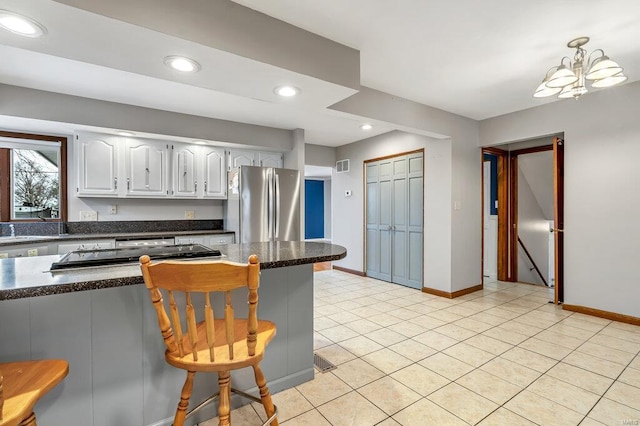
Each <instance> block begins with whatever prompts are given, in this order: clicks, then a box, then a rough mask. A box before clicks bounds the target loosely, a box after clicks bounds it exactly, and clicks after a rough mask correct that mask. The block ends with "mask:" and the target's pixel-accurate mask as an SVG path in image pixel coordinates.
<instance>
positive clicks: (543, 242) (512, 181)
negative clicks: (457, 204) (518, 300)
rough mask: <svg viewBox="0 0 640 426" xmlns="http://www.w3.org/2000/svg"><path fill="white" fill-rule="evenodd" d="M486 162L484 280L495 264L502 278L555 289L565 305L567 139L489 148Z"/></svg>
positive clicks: (557, 300) (557, 298)
mask: <svg viewBox="0 0 640 426" xmlns="http://www.w3.org/2000/svg"><path fill="white" fill-rule="evenodd" d="M502 148H504V149H502ZM492 162H493V163H496V165H493V163H492ZM482 164H483V168H482V170H483V174H482V191H483V196H482V199H483V209H482V231H483V232H482V241H483V247H482V248H483V253H482V254H483V267H482V277H483V283H484V282H485V280H487V282H489V281H488V280H491V279H492V278H493V276H492V273H491V272H492V271H493V269H492V267H493V265H494V262H495V271H496V276H497V279H498V280H501V281H511V282H525V283H532V284H540V285H547V286H549V287H553V288H554V296H553V299H554V303H556V304H557V303H562V301H563V291H562V290H563V278H564V274H563V272H564V267H563V266H564V140H563V138H562V137H548V138H542V139H537V140H533V141H525V142H520V143H514V144H508V145H504V146H501V147H500V148H493V147H492V148H483V149H482ZM492 168H493V170H492ZM496 168H497V172H496V171H495V169H496ZM493 179H497V185H496V184H495V183H494V182H493ZM487 180H488V182H487ZM496 186H497V189H496V188H495V187H496ZM492 206H493V207H494V209H492ZM496 206H497V208H495V207H496ZM496 210H497V211H496ZM492 219H493V220H496V221H497V231H496V230H495V226H494V227H492V226H491V225H492V223H491V220H492ZM496 234H497V235H496ZM494 259H496V260H495V261H494Z"/></svg>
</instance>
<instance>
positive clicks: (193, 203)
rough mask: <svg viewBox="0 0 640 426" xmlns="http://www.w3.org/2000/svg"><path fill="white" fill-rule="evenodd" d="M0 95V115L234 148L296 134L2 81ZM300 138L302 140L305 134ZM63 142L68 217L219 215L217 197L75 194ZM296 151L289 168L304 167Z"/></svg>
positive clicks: (288, 143) (288, 142) (276, 143)
mask: <svg viewBox="0 0 640 426" xmlns="http://www.w3.org/2000/svg"><path fill="white" fill-rule="evenodd" d="M0 99H4V100H9V99H10V100H11V101H10V102H8V101H3V102H0V115H7V116H15V117H25V118H34V119H40V120H49V121H57V122H62V123H75V124H80V125H90V126H99V127H104V128H110V129H127V130H132V131H138V132H145V133H153V134H159V135H167V136H175V137H186V138H194V139H205V140H213V141H220V142H221V143H223V144H225V145H230V144H237V145H235V146H236V147H239V148H243V147H246V146H245V145H249V146H253V147H264V148H267V149H273V150H280V151H290V150H291V149H292V147H293V137H294V132H292V131H289V130H283V129H275V128H270V127H263V126H255V125H251V124H245V123H237V122H232V121H225V120H218V119H214V118H207V117H198V116H193V115H187V114H178V113H174V112H169V111H160V110H156V109H151V108H143V107H137V106H132V105H125V104H119V103H115V102H106V101H100V100H95V99H88V98H81V97H77V96H69V95H63V94H58V93H52V92H45V91H41V90H34V89H27V88H23V87H16V86H9V85H3V84H0ZM302 138H303V139H302V140H304V132H303V133H302ZM240 144H241V145H240ZM303 144H304V143H303ZM67 146H68V152H67V162H68V163H67V164H68V192H67V194H68V203H69V206H68V213H69V220H72V221H77V220H80V211H83V210H93V211H96V212H98V220H107V221H112V220H153V219H159V220H160V219H165V220H172V219H184V217H185V213H184V212H185V211H186V210H192V211H194V212H195V215H196V219H222V217H223V204H222V201H220V200H152V199H121V198H118V199H115V198H114V199H105V198H78V197H76V196H75V187H76V181H77V170H76V168H75V160H74V156H75V152H74V149H73V148H74V146H73V143H72V138H71V135H69V141H68V144H67ZM296 146H297V145H296ZM303 151H304V150H303ZM296 152H297V151H296ZM296 155H297V156H295V158H293V157H292V158H291V159H290V161H291V162H290V165H289V167H292V168H296V169H300V170H304V162H302V161H301V160H300V158H299V157H300V156H304V152H302V154H299V155H298V154H296ZM301 158H304V157H301ZM300 164H302V166H300ZM112 204H115V205H117V214H116V215H110V214H109V206H110V205H112Z"/></svg>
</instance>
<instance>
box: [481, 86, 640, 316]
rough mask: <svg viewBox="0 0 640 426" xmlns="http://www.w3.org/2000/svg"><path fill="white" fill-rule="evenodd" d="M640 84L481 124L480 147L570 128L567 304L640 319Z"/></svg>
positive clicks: (567, 141)
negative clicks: (639, 113) (639, 115)
mask: <svg viewBox="0 0 640 426" xmlns="http://www.w3.org/2000/svg"><path fill="white" fill-rule="evenodd" d="M638 111H640V83H638V82H636V83H630V84H626V85H623V86H620V87H615V88H610V89H606V90H600V91H597V92H594V93H590V94H588V95H586V96H583V97H581V98H580V99H579V100H577V101H575V100H568V101H559V102H554V103H551V104H547V105H544V106H540V107H537V108H532V109H528V110H525V111H521V112H517V113H513V114H507V115H504V116H501V117H496V118H493V119H489V120H485V121H482V122H481V123H480V142H481V145H484V146H488V145H496V144H501V143H507V142H510V141H515V140H523V139H530V138H533V137H539V136H544V135H551V134H557V133H561V132H564V137H565V232H564V238H565V252H564V255H565V262H564V266H565V269H564V270H565V275H564V279H565V289H564V299H565V300H564V301H565V303H566V304H572V305H579V306H586V307H591V308H596V309H602V310H605V311H611V312H617V313H622V314H626V315H632V316H636V317H640V304H639V303H638V300H640V287H639V280H638V277H639V274H638V253H640V221H639V220H638V218H639V217H640V191H638V182H640V167H639V166H638V159H639V158H640V120H638Z"/></svg>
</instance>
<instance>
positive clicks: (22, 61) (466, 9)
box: [0, 0, 640, 146]
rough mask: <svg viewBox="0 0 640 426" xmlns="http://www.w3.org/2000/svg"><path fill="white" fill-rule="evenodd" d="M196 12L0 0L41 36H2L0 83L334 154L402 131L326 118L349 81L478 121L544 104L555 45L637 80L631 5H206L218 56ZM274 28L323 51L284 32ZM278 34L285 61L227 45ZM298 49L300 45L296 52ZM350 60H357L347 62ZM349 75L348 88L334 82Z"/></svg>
mask: <svg viewBox="0 0 640 426" xmlns="http://www.w3.org/2000/svg"><path fill="white" fill-rule="evenodd" d="M206 3H207V2H203V1H201V0H185V1H183V2H180V3H179V4H180V5H181V7H183V8H184V10H185V11H184V15H185V16H184V18H185V19H189V20H190V21H189V20H187V21H184V22H193V25H192V26H189V27H188V28H186V27H185V25H182V27H181V26H180V25H174V22H173V18H172V17H171V16H170V14H169V12H168V11H166V13H163V12H165V9H167V8H170V7H171V6H172V2H167V1H165V2H158V1H152V0H133V1H131V0H130V1H128V2H125V1H124V0H112V1H110V2H104V1H102V2H100V1H98V0H59V1H51V0H0V9H7V10H12V11H15V12H19V13H22V14H24V15H27V16H30V17H32V18H34V19H36V20H37V21H39V22H40V23H42V24H43V25H44V26H45V27H46V28H47V30H48V34H47V36H46V37H44V38H42V39H28V38H24V37H19V36H16V35H14V34H12V33H9V32H7V31H2V30H0V57H1V58H2V60H1V61H0V83H4V84H9V85H15V86H23V87H28V88H35V89H40V90H46V91H52V92H59V93H64V94H70V95H75V96H82V97H88V98H94V99H100V100H107V101H112V102H118V103H125V104H132V105H137V106H143V107H149V108H155V109H162V110H167V111H173V112H180V113H186V114H193V115H198V116H204V117H211V118H219V119H224V120H232V121H239V122H246V123H251V124H258V125H263V126H269V127H276V128H283V129H295V128H303V129H305V139H306V142H307V143H313V144H318V145H327V146H339V145H343V144H346V143H350V142H353V141H356V140H360V139H364V138H366V137H370V136H374V135H377V134H381V133H385V132H388V131H391V130H394V129H399V128H401V127H400V126H398V125H396V124H394V123H388V122H386V123H385V122H379V121H375V120H373V121H372V120H370V119H369V118H367V117H360V116H354V115H351V114H346V113H343V112H340V111H336V110H332V109H329V107H330V106H331V105H332V104H334V103H336V102H339V101H340V100H343V99H345V98H348V97H349V96H352V95H353V94H355V93H357V91H358V88H359V84H360V85H362V86H366V87H369V88H372V89H376V90H379V91H382V92H386V93H389V94H391V95H394V96H397V97H402V98H406V99H409V100H412V101H416V102H419V103H422V104H425V105H429V106H432V107H435V108H439V109H443V110H446V111H449V112H452V113H455V114H459V115H462V116H466V117H469V118H472V119H476V120H481V119H486V118H489V117H493V116H497V115H502V114H506V113H509V112H513V111H518V110H522V109H526V108H530V107H534V106H537V105H541V104H543V103H546V102H551V101H554V100H553V99H544V100H540V99H534V98H532V96H531V94H532V92H533V90H534V89H535V87H536V86H537V85H538V84H539V83H540V81H541V80H542V78H543V76H544V74H545V72H546V70H547V69H548V68H550V67H551V66H553V65H555V64H557V63H558V62H559V60H560V58H561V57H562V56H564V55H568V56H572V55H573V53H572V51H571V50H570V49H568V48H567V47H566V43H567V41H569V40H570V39H572V38H575V37H577V36H582V35H586V36H589V37H591V42H590V43H589V44H588V45H587V46H586V49H587V50H588V51H589V52H591V51H592V50H593V49H595V48H603V49H604V50H605V52H606V53H607V54H608V55H609V56H610V57H611V58H612V59H614V60H616V61H618V62H619V63H620V64H621V65H622V66H623V67H625V73H626V74H627V75H628V77H629V80H628V82H632V81H636V80H638V79H640V47H639V45H638V44H637V43H634V42H629V41H630V40H638V39H639V38H640V25H637V18H638V16H640V3H638V2H637V1H636V0H610V1H607V2H602V1H600V0H582V1H576V0H571V1H569V0H566V1H557V0H554V1H551V0H539V1H536V2H524V1H520V2H514V1H513V0H485V1H482V2H478V1H473V0H458V1H456V2H451V1H448V0H429V1H417V0H413V1H412V0H404V1H398V2H393V3H390V2H388V1H385V0H349V1H344V0H323V1H321V2H318V1H315V0H314V1H312V0H277V1H269V2H265V1H259V0H236V1H235V3H231V2H229V1H227V0H216V1H211V2H209V3H210V5H211V4H215V5H222V6H224V7H226V9H225V10H232V12H233V14H232V15H229V16H233V17H234V18H238V22H229V23H228V24H229V25H230V27H229V28H235V27H237V28H239V30H238V31H241V32H240V33H238V34H241V36H240V37H238V36H236V37H235V38H236V39H237V40H232V41H227V44H226V45H223V44H222V42H219V41H218V40H216V37H213V36H211V35H208V38H207V31H212V29H211V28H206V27H207V26H208V25H206V23H207V21H211V25H210V27H216V26H220V27H224V25H223V24H224V22H223V21H221V20H220V19H221V18H220V17H218V16H213V15H212V16H198V15H197V14H195V13H193V14H192V15H190V16H188V11H189V5H193V6H194V9H193V10H196V9H195V7H196V6H197V7H205V6H203V5H204V4H206ZM173 4H174V5H175V4H178V3H173ZM230 5H232V6H230ZM73 6H75V7H73ZM243 6H246V7H248V8H252V9H255V10H257V11H258V12H262V13H264V14H266V15H269V16H270V17H273V18H276V19H271V18H269V19H271V20H268V19H266V18H267V17H264V16H263V15H261V14H256V13H255V11H253V10H250V9H245V8H244V7H243ZM212 7H213V6H212ZM118 8H120V9H118ZM145 8H147V9H145ZM151 8H152V9H151ZM252 14H253V15H252ZM201 15H202V14H201ZM258 15H259V16H258ZM240 18H242V19H240ZM245 18H246V19H245ZM216 19H218V21H216ZM281 21H284V22H281ZM285 23H288V24H291V25H293V26H295V27H299V28H301V29H304V30H307V31H309V32H310V33H313V34H311V36H315V34H317V35H319V36H322V37H324V38H326V39H328V40H327V42H326V43H325V42H324V41H323V39H321V38H320V37H318V38H317V39H313V38H312V37H311V38H309V37H307V35H306V34H304V33H303V32H297V33H292V29H291V28H290V27H287V26H286V24H285ZM216 24H217V25H216ZM265 28H266V29H267V30H266V31H265V30H264V29H265ZM281 30H282V32H283V34H294V36H290V37H289V38H290V39H298V38H299V40H298V44H297V45H296V44H295V43H296V40H288V41H287V40H284V42H285V43H286V42H289V43H291V45H292V46H293V47H294V48H295V49H297V50H295V49H294V50H292V52H279V51H278V46H274V47H273V50H269V49H264V48H260V49H254V50H253V51H251V50H247V49H245V50H243V51H241V50H239V49H238V48H237V47H238V45H240V44H242V43H245V46H244V47H245V48H246V47H247V46H249V47H251V46H254V47H255V46H258V47H260V42H261V39H262V38H264V39H268V38H269V37H271V36H272V35H273V34H275V33H276V32H277V31H281ZM219 35H220V34H218V36H219ZM307 41H308V42H309V43H308V46H309V48H308V49H304V47H305V45H304V44H303V43H306V42H307ZM329 42H331V43H333V42H335V43H333V44H331V43H329ZM216 43H218V44H216ZM234 43H235V44H234ZM323 43H324V44H323ZM325 45H326V46H325ZM340 45H344V46H346V47H348V48H351V49H346V48H344V46H343V47H341V46H340ZM262 46H263V47H264V44H263V45H262ZM318 46H320V47H321V48H324V47H327V49H326V52H329V54H331V52H336V56H335V58H342V57H343V56H338V55H345V56H344V57H347V58H353V57H355V58H356V60H357V61H358V62H359V68H358V66H357V65H358V64H356V66H355V67H353V66H352V67H351V68H350V69H347V70H346V74H345V73H343V74H340V73H339V72H341V71H342V70H340V69H339V68H340V66H341V63H340V62H341V61H342V59H340V60H338V59H336V61H335V62H336V63H329V64H327V62H330V61H327V60H324V58H325V57H324V56H322V55H323V52H322V51H320V50H317V51H316V50H314V49H316V47H318ZM240 47H242V46H240ZM234 49H235V50H234ZM260 50H263V51H264V50H266V51H268V52H267V53H269V54H271V55H272V57H273V58H274V59H273V60H271V58H269V57H267V56H266V55H265V54H263V53H262V52H260ZM283 50H284V49H283ZM176 52H179V53H183V54H187V55H188V56H190V57H192V58H194V59H196V60H198V61H199V62H200V63H201V65H202V70H201V71H200V72H199V73H197V74H194V75H182V74H178V73H176V72H174V71H171V70H169V69H168V68H166V67H164V65H163V64H162V59H163V58H164V56H167V55H168V54H175V53H176ZM358 52H359V60H358V59H357V56H354V55H358ZM287 55H288V56H287ZM329 57H331V56H329ZM314 58H315V59H317V62H314ZM296 59H297V60H298V63H295V64H294V62H295V61H296ZM320 59H322V60H320ZM292 64H293V65H292ZM305 64H306V66H307V67H306V68H305ZM310 68H317V69H319V70H320V71H318V72H315V71H314V70H313V69H311V70H310ZM353 72H355V73H356V74H357V75H358V76H359V82H356V83H359V84H352V83H351V82H350V81H349V78H342V77H343V76H344V75H347V74H349V73H353ZM323 73H324V74H323ZM334 75H335V76H337V77H335V78H333V77H334ZM283 82H287V83H293V84H295V85H297V86H298V87H300V88H301V89H302V93H301V95H300V96H298V97H297V98H296V99H281V98H278V97H277V96H276V95H275V94H274V93H273V88H274V87H275V85H278V84H282V83H283ZM587 96H588V95H587ZM569 101H570V102H571V100H569ZM565 102H566V101H565ZM364 122H371V123H372V124H373V125H374V128H373V129H372V130H370V131H368V132H366V133H365V132H363V131H362V130H360V128H359V126H360V124H362V123H364ZM31 124H34V123H31ZM70 124H71V127H73V124H74V123H70ZM70 124H69V123H37V125H38V126H39V127H40V128H42V129H43V130H45V131H46V130H47V129H50V131H61V130H60V129H62V128H63V129H64V130H65V131H66V130H68V129H69V127H70ZM79 124H81V123H79ZM0 125H1V126H3V127H6V128H20V127H23V126H29V125H30V121H29V120H14V119H13V118H12V117H2V116H0ZM34 125H35V124H34ZM56 126H58V127H56ZM61 126H62V127H61ZM56 129H57V130H56ZM403 130H408V131H412V129H407V128H403ZM415 131H416V132H418V133H423V134H425V133H424V132H423V131H421V130H419V129H415Z"/></svg>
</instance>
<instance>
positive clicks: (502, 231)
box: [481, 148, 510, 282]
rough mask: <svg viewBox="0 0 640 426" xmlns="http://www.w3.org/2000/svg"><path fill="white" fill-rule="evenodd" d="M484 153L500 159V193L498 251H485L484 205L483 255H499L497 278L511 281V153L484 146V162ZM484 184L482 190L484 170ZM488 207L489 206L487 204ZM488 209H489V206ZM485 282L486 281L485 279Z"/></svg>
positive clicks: (483, 215)
mask: <svg viewBox="0 0 640 426" xmlns="http://www.w3.org/2000/svg"><path fill="white" fill-rule="evenodd" d="M484 154H491V155H495V156H496V157H497V159H498V165H497V166H498V175H497V180H498V182H497V183H498V193H497V201H498V207H497V219H498V220H497V222H498V223H497V228H498V229H497V242H496V244H497V246H496V250H497V253H487V252H485V247H484V238H485V235H484V223H485V220H486V218H485V215H486V214H487V213H486V212H485V208H484V207H485V206H484V205H483V209H482V230H483V236H482V243H483V247H482V248H483V252H482V256H483V259H485V258H486V257H487V256H493V255H495V256H497V261H496V273H497V279H498V280H500V281H509V222H510V219H509V209H510V200H509V161H510V160H509V153H508V152H507V151H503V150H501V149H498V148H483V149H482V154H481V161H482V162H483V164H484V161H485V159H484ZM482 179H483V184H482V191H484V190H485V188H484V179H485V176H484V171H483V174H482ZM482 198H483V204H484V199H485V197H484V194H483V197H482ZM486 198H489V199H490V197H486ZM487 207H488V206H487ZM487 210H489V209H488V208H487ZM481 276H483V278H484V274H483V273H482V271H481ZM483 282H484V281H483Z"/></svg>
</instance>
